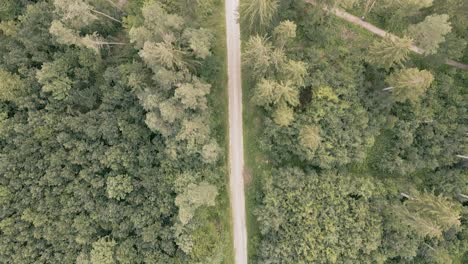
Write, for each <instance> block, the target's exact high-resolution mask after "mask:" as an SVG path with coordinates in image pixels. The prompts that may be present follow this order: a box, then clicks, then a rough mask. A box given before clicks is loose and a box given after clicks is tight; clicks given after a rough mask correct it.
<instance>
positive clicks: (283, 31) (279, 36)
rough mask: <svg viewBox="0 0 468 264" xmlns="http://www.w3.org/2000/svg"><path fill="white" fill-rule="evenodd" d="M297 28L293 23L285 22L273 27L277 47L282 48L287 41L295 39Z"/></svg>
mask: <svg viewBox="0 0 468 264" xmlns="http://www.w3.org/2000/svg"><path fill="white" fill-rule="evenodd" d="M296 29H297V26H296V24H295V23H294V22H292V21H289V20H285V21H281V23H280V24H279V25H278V26H276V27H275V29H274V30H273V35H274V36H275V42H276V45H277V46H278V47H284V46H285V45H286V44H287V42H288V41H290V40H291V39H294V38H295V37H296Z"/></svg>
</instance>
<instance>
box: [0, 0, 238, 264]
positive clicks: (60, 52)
mask: <svg viewBox="0 0 468 264" xmlns="http://www.w3.org/2000/svg"><path fill="white" fill-rule="evenodd" d="M188 6H189V8H187V1H185V0H176V1H175V0H158V1H152V0H145V1H143V0H133V1H128V2H127V1H112V0H92V1H87V0H47V1H45V0H44V1H32V0H2V1H0V55H1V56H0V249H1V250H0V263H20V264H26V263H79V264H84V263H93V264H106V263H223V262H224V263H231V262H230V260H231V259H232V256H231V253H230V252H231V251H232V250H231V243H230V242H229V241H230V240H231V239H230V223H229V211H228V210H229V206H228V196H227V193H226V178H225V174H226V162H225V154H224V153H225V132H224V126H225V121H224V119H225V117H224V113H225V112H226V111H225V109H224V108H225V106H224V105H225V103H224V101H223V100H221V99H219V98H223V96H224V92H223V90H224V88H225V86H224V83H225V74H224V53H225V49H224V37H225V36H224V31H223V26H222V25H223V24H222V23H221V26H219V24H220V23H219V21H224V16H223V12H219V10H223V8H224V2H223V1H220V0H204V1H198V2H197V3H194V2H192V3H190V5H188Z"/></svg>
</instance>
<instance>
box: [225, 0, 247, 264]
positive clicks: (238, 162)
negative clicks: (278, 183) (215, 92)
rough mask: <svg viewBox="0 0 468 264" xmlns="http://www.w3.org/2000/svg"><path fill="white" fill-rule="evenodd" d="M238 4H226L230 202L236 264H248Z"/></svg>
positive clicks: (229, 1)
mask: <svg viewBox="0 0 468 264" xmlns="http://www.w3.org/2000/svg"><path fill="white" fill-rule="evenodd" d="M238 6H239V0H226V1H225V8H226V37H227V55H228V79H229V81H228V90H229V91H228V95H229V161H230V176H229V183H230V184H229V185H230V198H231V199H230V200H231V211H232V224H233V228H234V256H235V263H236V264H246V263H247V228H246V224H245V222H246V221H245V197H244V179H243V170H244V142H243V132H242V131H243V130H242V87H241V85H242V81H241V80H242V79H241V45H240V27H239V24H238V23H237V9H238Z"/></svg>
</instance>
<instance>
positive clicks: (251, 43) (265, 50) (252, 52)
mask: <svg viewBox="0 0 468 264" xmlns="http://www.w3.org/2000/svg"><path fill="white" fill-rule="evenodd" d="M272 52H273V46H272V45H271V43H270V42H269V41H268V39H267V38H266V37H261V36H260V35H255V36H251V37H250V38H249V40H248V41H247V44H246V45H245V50H244V52H243V61H244V64H245V65H246V66H247V67H248V68H249V69H251V70H252V76H254V77H256V78H262V77H264V76H265V74H266V73H267V72H268V71H269V70H270V67H271V64H272V61H271V54H272Z"/></svg>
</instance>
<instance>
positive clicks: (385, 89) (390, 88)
mask: <svg viewBox="0 0 468 264" xmlns="http://www.w3.org/2000/svg"><path fill="white" fill-rule="evenodd" d="M394 88H395V87H393V86H390V87H387V88H383V89H382V91H390V90H392V89H394Z"/></svg>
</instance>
